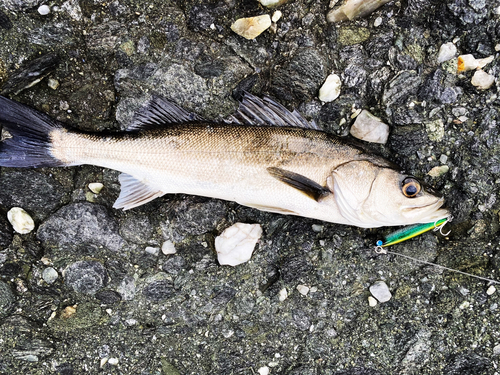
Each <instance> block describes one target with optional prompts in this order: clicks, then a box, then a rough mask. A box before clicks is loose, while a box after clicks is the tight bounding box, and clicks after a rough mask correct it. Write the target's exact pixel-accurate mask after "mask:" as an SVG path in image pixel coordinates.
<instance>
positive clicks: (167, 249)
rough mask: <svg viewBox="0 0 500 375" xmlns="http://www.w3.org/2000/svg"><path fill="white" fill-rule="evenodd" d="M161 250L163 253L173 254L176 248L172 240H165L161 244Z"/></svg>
mask: <svg viewBox="0 0 500 375" xmlns="http://www.w3.org/2000/svg"><path fill="white" fill-rule="evenodd" d="M161 252H162V253H163V254H165V255H170V254H175V253H176V252H177V250H176V249H175V245H174V243H173V242H172V241H165V242H163V245H161Z"/></svg>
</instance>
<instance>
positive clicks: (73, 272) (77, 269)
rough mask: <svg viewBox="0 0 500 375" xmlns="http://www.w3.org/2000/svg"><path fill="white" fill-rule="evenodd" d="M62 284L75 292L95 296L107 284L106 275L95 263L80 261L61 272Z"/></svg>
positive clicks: (98, 263) (104, 270)
mask: <svg viewBox="0 0 500 375" xmlns="http://www.w3.org/2000/svg"><path fill="white" fill-rule="evenodd" d="M63 277H64V282H65V283H66V285H68V286H69V287H71V288H73V289H74V290H75V292H78V293H85V294H95V293H96V292H97V291H98V290H99V289H101V288H102V287H103V286H106V284H107V282H108V273H107V271H106V269H105V268H104V266H103V265H102V264H101V263H100V262H97V261H93V260H82V261H78V262H75V263H72V264H71V265H69V266H68V267H66V269H65V270H64V271H63Z"/></svg>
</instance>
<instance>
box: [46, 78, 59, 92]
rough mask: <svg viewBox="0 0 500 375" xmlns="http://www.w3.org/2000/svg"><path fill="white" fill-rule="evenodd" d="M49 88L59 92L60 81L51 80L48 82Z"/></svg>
mask: <svg viewBox="0 0 500 375" xmlns="http://www.w3.org/2000/svg"><path fill="white" fill-rule="evenodd" d="M47 86H49V87H50V88H51V89H52V90H57V88H58V87H59V81H58V80H57V79H54V78H49V79H48V81H47Z"/></svg>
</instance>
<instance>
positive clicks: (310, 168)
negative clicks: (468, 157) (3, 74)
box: [0, 94, 449, 227]
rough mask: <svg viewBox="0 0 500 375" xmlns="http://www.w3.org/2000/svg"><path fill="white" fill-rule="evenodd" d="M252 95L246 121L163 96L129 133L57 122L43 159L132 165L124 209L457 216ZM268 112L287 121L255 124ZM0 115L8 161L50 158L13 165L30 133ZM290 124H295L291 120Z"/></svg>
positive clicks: (366, 219) (344, 217)
mask: <svg viewBox="0 0 500 375" xmlns="http://www.w3.org/2000/svg"><path fill="white" fill-rule="evenodd" d="M5 100H7V99H3V101H5ZM245 100H246V101H245ZM245 100H244V102H243V104H242V106H240V109H239V112H238V113H237V114H239V115H240V116H239V117H238V116H235V117H232V120H234V121H232V122H234V123H237V124H214V123H209V122H205V121H203V120H201V119H199V118H198V117H197V116H196V115H192V114H188V113H187V112H185V111H183V110H182V109H180V108H178V107H176V106H175V105H173V104H171V103H168V102H166V101H164V100H162V99H159V98H157V99H153V101H152V102H151V103H150V104H149V105H148V106H146V107H145V108H144V109H143V110H142V111H141V113H139V116H138V117H137V120H136V124H135V125H133V126H132V128H131V129H130V131H128V132H125V133H120V134H107V135H101V134H89V133H81V132H78V131H75V130H71V129H67V128H66V127H65V126H63V125H61V124H58V123H51V124H49V125H50V126H46V127H45V129H46V136H45V138H43V140H42V141H44V142H45V143H43V145H42V144H41V145H40V147H42V149H43V150H45V151H44V152H45V154H44V156H42V158H45V160H46V161H45V164H42V165H64V166H71V165H81V164H91V165H97V166H101V167H105V168H111V169H116V170H119V171H121V172H123V173H122V175H121V176H120V183H121V185H122V191H121V194H120V196H119V197H118V199H117V201H116V202H115V205H114V207H116V208H124V209H129V208H133V207H136V206H139V205H141V204H144V203H147V202H149V201H150V200H152V199H155V198H157V197H160V196H162V195H164V194H171V193H186V194H193V195H201V196H206V197H212V198H219V199H225V200H230V201H235V202H238V203H240V204H242V205H246V206H250V207H255V208H258V209H261V210H265V211H270V212H277V213H282V214H291V215H298V216H304V217H309V218H315V219H319V220H324V221H329V222H334V223H339V224H348V225H356V226H360V227H378V226H387V225H405V224H412V223H418V222H432V221H436V220H439V219H441V218H443V217H446V216H448V215H449V213H448V212H447V211H446V210H444V209H440V207H441V205H442V204H443V202H444V201H443V199H442V198H440V197H437V196H434V195H433V194H431V193H429V192H426V191H425V188H424V187H423V186H422V185H420V184H419V183H418V182H417V184H419V185H418V186H417V187H418V190H419V191H418V193H416V194H415V196H413V197H410V198H409V197H407V196H405V194H404V192H403V191H402V188H403V187H404V186H405V181H407V180H408V179H409V178H410V179H412V181H413V180H414V179H413V178H411V177H408V176H407V175H404V174H402V173H400V171H399V170H398V168H397V167H395V166H394V165H393V164H392V163H390V162H388V161H386V160H385V159H383V158H381V157H378V156H376V155H373V154H370V153H366V152H365V151H364V150H363V149H362V148H360V147H357V146H355V145H352V144H350V142H348V141H344V140H342V139H340V138H337V137H335V136H333V135H330V134H327V133H324V132H322V131H320V130H317V129H316V128H314V126H307V125H303V124H306V122H305V120H303V119H302V118H301V117H300V115H299V114H298V113H296V112H294V113H290V112H288V111H287V110H286V109H284V108H283V107H281V106H279V105H278V104H277V103H275V102H273V101H272V100H270V99H266V101H265V102H264V101H262V100H260V99H258V98H255V97H253V96H250V95H249V94H247V97H246V99H245ZM16 104H17V103H16ZM31 111H34V110H32V109H31ZM256 111H257V112H258V113H257V114H255V112H256ZM259 111H260V112H259ZM251 113H253V114H255V116H254V118H251V115H250V114H251ZM4 117H5V116H4ZM274 117H277V118H274ZM41 118H42V119H43V120H47V118H46V117H45V116H43V115H42V117H41ZM238 118H240V119H241V118H244V120H243V121H239V120H238ZM262 119H264V120H269V121H267V122H272V123H273V122H276V123H278V124H279V125H281V126H255V125H256V123H261V124H262V122H263V121H260V120H262ZM2 120H3V121H2ZM10 120H12V119H10ZM18 120H19V119H18ZM176 120H178V121H176ZM0 122H1V123H3V124H4V125H6V128H7V130H8V131H10V132H11V133H14V134H12V135H13V137H12V138H10V139H8V140H6V141H7V142H6V141H4V142H3V143H4V144H3V149H2V148H0V165H6V166H29V165H26V164H27V163H28V162H29V160H26V159H32V158H33V157H39V158H40V155H35V156H32V155H29V152H28V151H29V150H28V151H25V155H24V159H23V163H24V164H23V163H17V164H16V163H15V161H14V162H13V161H11V162H9V161H8V158H9V152H10V153H11V154H14V158H15V157H18V156H16V155H15V153H16V152H19V150H20V148H19V147H17V146H16V143H15V142H16V141H15V140H16V135H17V136H20V137H21V138H22V137H23V136H26V135H25V133H22V131H23V130H22V129H21V128H22V127H21V126H19V127H13V126H12V121H9V118H7V119H2V115H1V113H0ZM18 122H22V121H18ZM241 122H243V123H246V124H247V125H245V124H241ZM287 122H290V123H292V124H293V125H295V126H293V127H290V126H283V125H286V124H287ZM162 124H163V125H162ZM20 129H21V130H20ZM20 133H21V134H20ZM38 142H40V141H38ZM16 147H17V148H16ZM20 164H22V165H20ZM415 181H416V180H415ZM412 189H413V187H412ZM412 191H413V190H412Z"/></svg>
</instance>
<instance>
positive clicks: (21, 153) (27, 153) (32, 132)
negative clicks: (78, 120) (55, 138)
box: [0, 96, 66, 168]
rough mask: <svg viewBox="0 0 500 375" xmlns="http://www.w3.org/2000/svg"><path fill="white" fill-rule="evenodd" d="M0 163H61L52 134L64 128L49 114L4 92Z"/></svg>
mask: <svg viewBox="0 0 500 375" xmlns="http://www.w3.org/2000/svg"><path fill="white" fill-rule="evenodd" d="M0 125H1V127H2V133H1V138H0V166H2V167H14V168H23V167H60V166H63V165H66V163H64V162H63V161H61V160H59V159H57V158H56V157H54V156H53V154H52V152H51V151H52V136H51V135H52V134H54V133H55V132H60V131H61V130H64V126H63V124H62V123H60V122H59V121H56V120H54V119H51V118H50V117H49V116H47V115H46V114H44V113H42V112H39V111H37V110H35V109H33V108H30V107H28V106H26V105H24V104H21V103H18V102H15V101H13V100H10V99H7V98H5V97H3V96H0Z"/></svg>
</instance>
